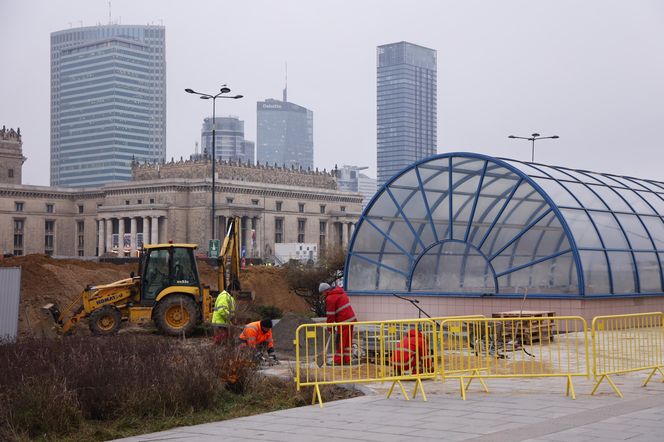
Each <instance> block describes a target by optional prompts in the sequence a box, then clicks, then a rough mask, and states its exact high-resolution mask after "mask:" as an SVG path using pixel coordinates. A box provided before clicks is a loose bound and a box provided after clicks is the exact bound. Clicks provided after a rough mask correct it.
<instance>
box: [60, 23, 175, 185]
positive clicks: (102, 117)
mask: <svg viewBox="0 0 664 442" xmlns="http://www.w3.org/2000/svg"><path fill="white" fill-rule="evenodd" d="M165 158H166V61H165V29H164V27H163V26H134V25H107V26H91V27H85V28H74V29H68V30H66V31H59V32H54V33H52V34H51V185H54V186H69V187H74V186H75V187H79V186H96V185H100V184H104V183H108V182H112V181H126V180H130V179H131V162H132V159H136V160H137V161H140V162H144V161H161V160H164V159H165Z"/></svg>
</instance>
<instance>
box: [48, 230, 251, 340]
mask: <svg viewBox="0 0 664 442" xmlns="http://www.w3.org/2000/svg"><path fill="white" fill-rule="evenodd" d="M239 233H240V219H239V218H234V219H233V220H232V221H231V222H230V223H229V225H228V229H227V231H226V236H225V237H224V242H223V245H222V247H221V250H220V254H219V257H218V264H219V273H218V287H219V289H220V290H223V289H224V288H226V289H227V290H229V292H231V294H233V295H235V296H238V295H240V279H239V273H240V253H239V249H240V245H239V238H238V235H239ZM196 247H197V245H196V244H151V245H147V244H146V245H144V246H143V248H142V250H141V254H140V260H139V267H138V275H137V276H135V275H134V274H133V272H132V275H131V277H130V278H127V279H123V280H120V281H116V282H113V283H111V284H104V285H95V286H88V287H86V288H85V289H84V290H83V292H82V293H81V294H80V296H78V297H77V298H76V299H75V300H74V301H73V302H71V303H70V304H69V305H68V306H67V307H66V308H65V309H64V310H62V311H60V310H59V309H58V307H57V306H55V305H53V304H47V305H45V306H44V307H43V308H44V309H46V310H48V311H49V312H50V314H51V316H52V317H53V319H54V320H55V323H56V325H57V327H58V329H59V330H60V331H61V332H62V333H63V334H66V333H67V332H69V331H70V330H71V329H72V327H74V325H76V323H78V322H79V321H80V320H81V319H87V320H88V323H89V326H90V330H91V331H92V333H93V334H96V335H110V334H113V333H116V332H117V331H118V330H119V329H120V327H121V324H122V321H123V320H128V321H130V322H135V323H144V322H147V321H150V320H152V321H154V323H155V325H156V326H157V328H158V329H159V331H160V332H162V333H164V334H166V335H171V336H181V335H183V334H189V333H191V332H192V331H193V330H194V328H195V327H196V325H197V324H199V323H201V322H210V319H211V317H212V309H213V306H214V300H215V297H216V295H213V294H211V293H210V287H209V286H207V285H204V284H202V283H201V280H200V277H199V273H198V268H197V266H196V258H195V255H194V251H195V249H196Z"/></svg>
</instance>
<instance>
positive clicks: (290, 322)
mask: <svg viewBox="0 0 664 442" xmlns="http://www.w3.org/2000/svg"><path fill="white" fill-rule="evenodd" d="M309 323H311V318H309V317H307V316H303V315H298V314H296V313H286V314H285V315H284V317H283V318H281V319H280V320H279V322H278V323H277V324H276V325H275V326H274V327H273V328H272V337H273V338H274V347H275V348H276V350H277V352H278V353H279V354H283V353H285V354H288V355H292V354H293V353H294V347H293V337H294V336H295V330H297V328H298V327H299V326H300V325H302V324H309Z"/></svg>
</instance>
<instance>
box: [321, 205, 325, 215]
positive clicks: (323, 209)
mask: <svg viewBox="0 0 664 442" xmlns="http://www.w3.org/2000/svg"><path fill="white" fill-rule="evenodd" d="M320 213H325V204H321V205H320Z"/></svg>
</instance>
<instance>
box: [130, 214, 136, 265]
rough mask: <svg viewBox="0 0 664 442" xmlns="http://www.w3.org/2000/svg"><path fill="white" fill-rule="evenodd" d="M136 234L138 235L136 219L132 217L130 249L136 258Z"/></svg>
mask: <svg viewBox="0 0 664 442" xmlns="http://www.w3.org/2000/svg"><path fill="white" fill-rule="evenodd" d="M136 233H137V226H136V217H135V216H132V217H131V240H130V246H129V248H130V249H131V256H136Z"/></svg>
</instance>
